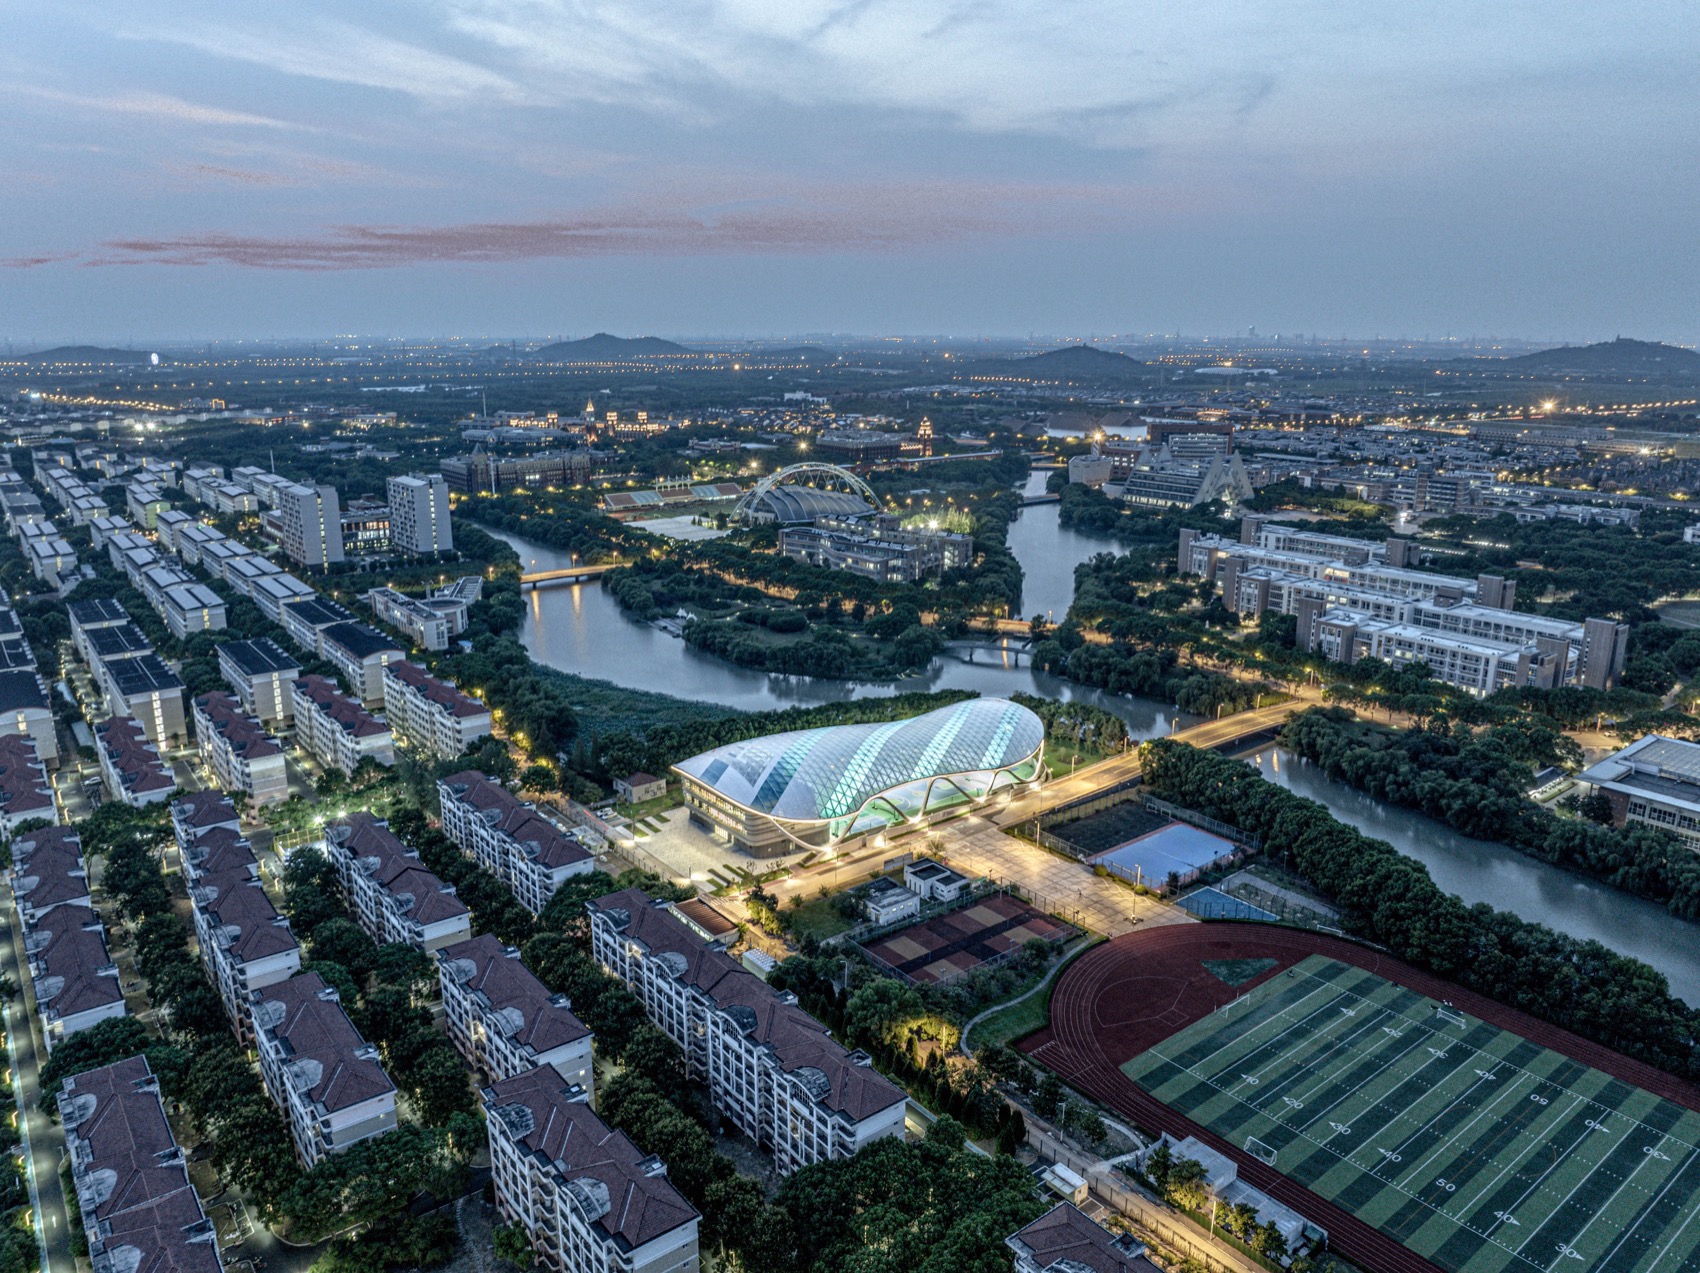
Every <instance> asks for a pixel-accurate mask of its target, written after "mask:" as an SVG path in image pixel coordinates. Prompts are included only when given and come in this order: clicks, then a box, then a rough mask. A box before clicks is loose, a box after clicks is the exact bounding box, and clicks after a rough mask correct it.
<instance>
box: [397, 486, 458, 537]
mask: <svg viewBox="0 0 1700 1273" xmlns="http://www.w3.org/2000/svg"><path fill="white" fill-rule="evenodd" d="M389 499H390V547H391V549H392V550H393V551H395V552H398V553H402V554H405V555H407V556H410V557H435V556H438V555H440V554H443V553H452V552H453V551H454V548H455V539H454V531H453V530H452V529H451V528H450V526H449V485H448V483H447V482H446V481H444V480H443V476H442V474H440V473H409V474H407V475H406V476H404V477H392V478H390V480H389Z"/></svg>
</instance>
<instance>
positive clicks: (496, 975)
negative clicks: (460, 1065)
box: [437, 933, 596, 1092]
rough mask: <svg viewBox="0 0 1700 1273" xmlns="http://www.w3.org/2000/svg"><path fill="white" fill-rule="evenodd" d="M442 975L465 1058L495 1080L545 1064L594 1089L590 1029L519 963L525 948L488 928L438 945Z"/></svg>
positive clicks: (453, 1030)
mask: <svg viewBox="0 0 1700 1273" xmlns="http://www.w3.org/2000/svg"><path fill="white" fill-rule="evenodd" d="M437 981H438V983H439V984H440V985H441V987H442V996H443V1013H444V1015H445V1016H446V1017H447V1018H448V1023H449V1038H451V1039H453V1040H454V1045H455V1048H456V1049H457V1050H458V1051H459V1052H460V1054H461V1056H462V1057H463V1058H465V1060H466V1063H467V1064H468V1065H470V1066H472V1068H473V1069H475V1070H477V1071H478V1072H479V1073H481V1074H484V1075H487V1076H488V1077H489V1078H490V1080H491V1081H492V1082H500V1081H501V1080H502V1079H509V1078H513V1077H514V1076H515V1075H516V1074H523V1073H524V1072H525V1071H527V1070H530V1069H533V1068H535V1067H537V1066H539V1065H546V1066H550V1067H552V1068H553V1069H554V1071H555V1073H556V1074H558V1075H559V1076H560V1077H561V1079H562V1080H563V1081H565V1082H567V1083H569V1084H574V1085H576V1086H578V1087H581V1088H583V1089H584V1090H585V1091H586V1092H592V1091H593V1090H594V1089H593V1083H594V1079H595V1073H596V1070H595V1066H594V1065H592V1064H591V1055H590V1041H591V1034H590V1029H589V1027H587V1026H586V1025H585V1024H584V1022H582V1021H580V1020H579V1019H578V1018H577V1017H576V1016H574V1015H573V1011H572V1001H571V1000H569V999H568V998H567V996H566V995H562V994H551V993H550V992H549V989H548V987H547V986H545V985H544V984H543V983H542V982H541V981H539V980H538V979H537V978H536V977H535V976H534V975H533V974H532V972H531V970H530V969H529V968H527V967H526V966H525V965H524V964H523V963H521V962H520V957H519V949H518V948H517V947H514V946H504V945H502V943H501V942H500V941H498V940H497V939H496V938H495V937H493V936H491V935H490V934H489V933H485V934H484V935H483V936H481V937H474V938H473V939H472V940H471V941H464V942H458V943H456V944H455V945H453V946H447V947H444V948H442V949H440V950H438V951H437Z"/></svg>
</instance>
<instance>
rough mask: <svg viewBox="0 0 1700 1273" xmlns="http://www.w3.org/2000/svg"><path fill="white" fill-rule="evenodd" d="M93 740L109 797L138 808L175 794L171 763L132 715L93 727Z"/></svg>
mask: <svg viewBox="0 0 1700 1273" xmlns="http://www.w3.org/2000/svg"><path fill="white" fill-rule="evenodd" d="M94 740H95V750H96V751H98V752H99V753H100V776H101V778H102V779H103V780H104V781H105V783H106V793H107V795H109V796H110V797H111V798H112V799H114V800H120V801H122V802H123V803H125V804H127V805H129V806H130V807H131V808H132V809H141V808H145V807H146V806H148V805H153V804H164V803H165V802H166V801H167V800H169V799H171V797H172V796H173V795H175V794H176V792H177V778H176V776H175V775H174V774H173V773H172V770H171V766H170V765H168V764H166V763H165V760H164V758H163V757H161V756H160V754H159V748H158V747H157V746H155V745H154V744H153V743H152V742H150V741H149V739H148V736H147V731H146V730H144V729H143V728H142V726H141V725H140V724H139V723H138V722H137V721H136V719H135V717H133V716H114V717H112V718H111V719H110V720H105V721H102V722H101V723H100V724H98V725H96V726H95V727H94Z"/></svg>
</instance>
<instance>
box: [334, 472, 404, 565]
mask: <svg viewBox="0 0 1700 1273" xmlns="http://www.w3.org/2000/svg"><path fill="white" fill-rule="evenodd" d="M392 480H393V479H392ZM389 550H390V506H389V505H388V504H383V503H380V502H378V501H377V500H375V499H355V500H350V501H349V502H348V507H346V508H344V509H343V510H342V551H343V554H344V555H345V556H353V557H371V556H376V555H377V554H379V553H387V552H389Z"/></svg>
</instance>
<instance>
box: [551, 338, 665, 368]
mask: <svg viewBox="0 0 1700 1273" xmlns="http://www.w3.org/2000/svg"><path fill="white" fill-rule="evenodd" d="M690 352H691V351H690V350H688V349H686V348H685V347H684V346H683V345H675V344H674V343H673V342H672V341H670V340H662V339H661V338H660V337H659V336H610V335H609V334H608V333H607V332H597V333H596V335H594V336H586V337H585V338H584V339H583V340H562V341H557V342H556V343H555V344H553V345H545V346H543V348H542V349H539V350H538V351H537V352H536V353H534V354H533V355H532V357H533V358H536V359H539V360H541V361H543V362H622V361H625V360H627V359H632V358H663V357H674V358H676V357H678V356H679V355H680V354H688V353H690Z"/></svg>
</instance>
